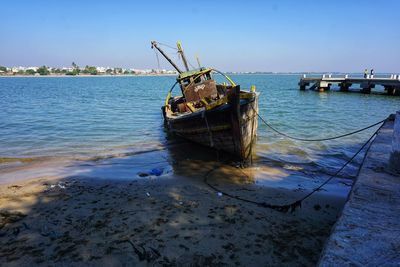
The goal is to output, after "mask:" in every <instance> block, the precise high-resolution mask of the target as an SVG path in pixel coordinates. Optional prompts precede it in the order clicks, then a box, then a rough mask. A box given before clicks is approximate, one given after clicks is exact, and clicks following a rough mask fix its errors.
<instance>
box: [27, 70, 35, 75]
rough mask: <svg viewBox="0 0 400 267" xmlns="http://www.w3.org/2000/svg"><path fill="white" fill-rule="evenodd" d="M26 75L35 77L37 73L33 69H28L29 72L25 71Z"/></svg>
mask: <svg viewBox="0 0 400 267" xmlns="http://www.w3.org/2000/svg"><path fill="white" fill-rule="evenodd" d="M25 73H26V74H28V75H35V74H36V71H35V70H33V69H27V70H26V71H25Z"/></svg>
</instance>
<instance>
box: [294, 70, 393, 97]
mask: <svg viewBox="0 0 400 267" xmlns="http://www.w3.org/2000/svg"><path fill="white" fill-rule="evenodd" d="M333 84H336V85H338V86H339V88H340V91H342V92H348V91H349V90H350V88H351V87H352V86H353V85H359V88H360V90H359V92H361V93H364V94H370V93H371V91H372V89H373V88H375V86H377V85H381V86H383V87H384V89H385V92H386V94H388V95H397V96H400V75H395V74H392V75H389V76H385V77H378V76H375V75H367V77H365V78H362V77H351V76H349V75H347V74H346V75H344V76H336V75H335V76H333V75H331V74H323V75H322V76H321V77H307V76H306V75H305V74H304V75H303V77H302V78H301V79H300V81H299V86H300V90H306V89H309V90H316V91H319V92H324V91H327V90H330V89H331V86H332V85H333Z"/></svg>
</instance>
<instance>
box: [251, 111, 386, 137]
mask: <svg viewBox="0 0 400 267" xmlns="http://www.w3.org/2000/svg"><path fill="white" fill-rule="evenodd" d="M252 108H253V110H254V112H256V114H257V116H258V117H259V118H260V120H261V121H262V122H263V123H264V124H265V125H266V126H267V127H268V128H270V129H271V130H272V131H274V132H275V133H277V134H280V135H282V136H284V137H286V138H289V139H293V140H297V141H303V142H321V141H329V140H335V139H339V138H343V137H347V136H350V135H353V134H356V133H360V132H362V131H365V130H368V129H370V128H372V127H375V126H377V125H379V124H381V123H383V122H385V121H386V120H387V119H383V120H381V121H378V122H376V123H374V124H371V125H369V126H367V127H364V128H361V129H358V130H355V131H353V132H349V133H345V134H341V135H337V136H332V137H326V138H316V139H306V138H300V137H293V136H290V135H288V134H286V133H283V132H281V131H279V130H277V129H276V128H275V127H273V126H272V125H271V124H269V123H268V122H267V121H266V120H265V119H264V118H263V117H262V116H261V115H260V114H259V113H258V112H257V111H256V110H255V109H254V107H252Z"/></svg>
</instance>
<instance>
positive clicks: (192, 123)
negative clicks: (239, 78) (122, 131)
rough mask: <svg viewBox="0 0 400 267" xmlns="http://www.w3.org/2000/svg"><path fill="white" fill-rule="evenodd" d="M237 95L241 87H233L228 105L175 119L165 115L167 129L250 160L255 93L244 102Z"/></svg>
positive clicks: (253, 130) (255, 109)
mask: <svg viewBox="0 0 400 267" xmlns="http://www.w3.org/2000/svg"><path fill="white" fill-rule="evenodd" d="M240 95H241V92H240V88H239V87H237V88H234V89H233V90H232V93H231V95H229V97H228V99H229V100H228V102H227V103H225V104H223V105H221V106H219V107H217V108H214V109H211V110H203V111H199V112H195V113H191V114H188V115H186V116H180V117H178V118H174V117H173V116H169V115H168V114H166V113H165V112H164V118H165V123H166V127H167V129H168V131H169V132H171V133H174V134H176V135H178V136H181V137H183V138H185V139H188V140H191V141H193V142H196V143H198V144H201V145H204V146H209V147H212V148H215V149H217V150H222V151H226V152H228V153H230V154H233V155H235V156H236V157H237V158H238V159H240V160H243V161H247V160H249V159H251V154H252V145H253V144H254V142H255V138H256V133H257V128H258V118H257V113H258V94H257V93H252V94H250V95H251V96H252V97H247V98H246V99H241V97H240ZM248 95H249V93H247V96H248Z"/></svg>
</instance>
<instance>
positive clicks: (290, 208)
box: [204, 119, 386, 212]
mask: <svg viewBox="0 0 400 267" xmlns="http://www.w3.org/2000/svg"><path fill="white" fill-rule="evenodd" d="M384 121H386V119H385V120H383V121H381V122H380V123H382V122H384ZM383 125H384V124H382V125H381V126H380V127H379V128H378V129H377V130H376V131H375V132H374V133H373V134H372V135H371V137H370V138H369V139H368V140H367V142H365V143H364V144H363V145H362V146H361V147H360V149H359V150H358V151H357V152H356V153H355V154H354V155H353V156H352V157H351V158H350V159H349V160H348V161H346V163H345V164H344V165H343V166H342V167H341V168H340V169H339V170H337V171H336V172H335V174H333V175H331V176H330V177H329V178H328V179H326V180H325V181H324V182H323V183H322V184H320V185H319V186H318V187H316V188H314V189H313V190H312V191H311V192H310V193H308V194H307V195H305V196H303V197H302V198H300V199H298V200H296V201H294V202H292V203H290V204H286V205H274V204H270V203H266V202H258V201H254V200H250V199H246V198H242V197H240V196H235V195H232V194H230V193H227V192H225V191H222V190H220V189H219V188H217V187H216V186H214V185H212V184H210V183H209V182H208V178H209V176H210V174H211V173H213V172H214V171H216V170H218V169H219V168H220V167H222V165H221V166H218V167H216V168H213V169H211V170H209V171H208V172H207V173H206V174H205V176H204V183H205V184H207V185H208V186H209V187H210V188H211V189H213V190H214V191H216V192H221V193H222V194H223V195H225V196H227V197H229V198H233V199H236V200H240V201H243V202H247V203H251V204H255V205H257V206H260V207H263V208H269V209H273V210H276V211H279V212H288V211H290V212H294V211H295V210H296V208H298V207H301V204H302V202H303V201H304V200H306V199H307V198H309V197H310V196H312V195H313V194H314V193H316V192H318V191H319V190H321V188H322V187H323V186H324V185H326V184H327V183H329V182H330V181H331V180H332V179H333V178H334V177H336V176H337V175H338V174H339V173H340V172H341V171H342V170H343V169H344V168H345V167H346V166H347V165H348V164H349V163H350V162H352V161H353V159H354V158H355V157H356V156H357V155H358V154H359V153H360V152H361V151H362V150H363V149H364V148H365V146H366V145H367V144H369V143H370V142H371V140H372V139H373V138H374V137H375V136H376V135H377V133H378V132H379V130H380V129H381V128H382V127H383ZM370 146H371V144H370V145H369V147H368V148H367V151H366V153H365V154H364V158H363V161H362V162H364V159H365V157H366V154H367V152H368V150H369V148H370ZM242 173H244V174H245V175H246V176H247V177H248V175H247V174H246V173H245V172H243V171H242ZM248 178H249V177H248Z"/></svg>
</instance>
